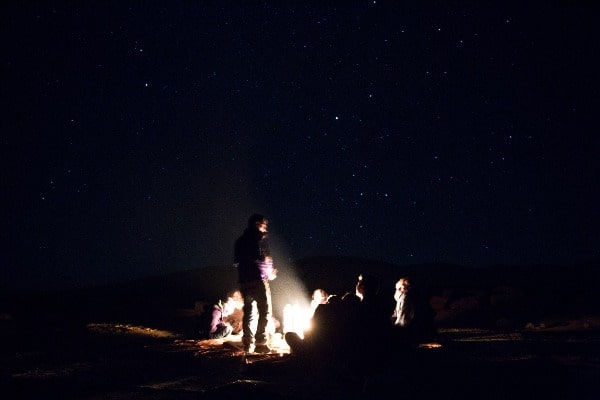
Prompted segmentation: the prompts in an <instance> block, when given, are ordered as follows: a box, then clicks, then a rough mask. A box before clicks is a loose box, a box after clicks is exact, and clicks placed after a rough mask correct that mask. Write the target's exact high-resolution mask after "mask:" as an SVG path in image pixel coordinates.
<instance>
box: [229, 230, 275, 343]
mask: <svg viewBox="0 0 600 400" xmlns="http://www.w3.org/2000/svg"><path fill="white" fill-rule="evenodd" d="M270 256H271V254H270V251H269V245H268V241H267V237H266V234H265V233H262V232H260V231H259V230H258V228H255V227H253V226H252V227H248V228H246V230H244V233H243V234H242V236H240V237H239V238H238V239H237V240H236V242H235V246H234V261H235V265H236V267H237V269H238V282H239V284H240V292H241V293H242V297H243V298H244V308H243V311H244V316H243V319H242V331H243V334H242V342H243V343H244V345H248V344H254V343H255V344H257V345H263V344H266V342H267V335H266V328H267V323H268V322H269V318H270V316H271V313H272V309H271V290H270V288H269V275H270V274H271V273H272V272H273V264H272V262H271V261H270ZM254 302H256V310H254V307H253V303H254ZM253 326H256V331H253V329H252V327H253Z"/></svg>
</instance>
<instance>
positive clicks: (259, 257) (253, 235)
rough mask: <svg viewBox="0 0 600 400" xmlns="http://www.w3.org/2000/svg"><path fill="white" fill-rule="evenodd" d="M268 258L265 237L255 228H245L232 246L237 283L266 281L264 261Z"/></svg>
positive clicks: (267, 245)
mask: <svg viewBox="0 0 600 400" xmlns="http://www.w3.org/2000/svg"><path fill="white" fill-rule="evenodd" d="M270 256H271V252H270V250H269V243H268V241H267V235H266V234H265V233H262V232H260V231H259V230H258V229H256V228H246V230H244V233H243V234H242V236H240V237H239V238H238V239H237V240H236V241H235V246H234V262H235V264H236V266H237V268H238V277H239V282H240V283H246V282H254V281H260V280H262V279H266V276H264V275H265V271H264V268H265V259H266V257H270ZM271 269H272V266H271ZM267 276H268V275H267Z"/></svg>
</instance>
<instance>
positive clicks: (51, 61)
mask: <svg viewBox="0 0 600 400" xmlns="http://www.w3.org/2000/svg"><path fill="white" fill-rule="evenodd" d="M546 3H552V4H546ZM555 3H561V5H557V4H555ZM573 3H575V5H573ZM242 4H243V5H242ZM0 7H1V17H0V18H1V19H0V32H1V37H2V51H1V53H0V54H1V67H2V71H1V77H0V82H1V88H0V90H1V94H0V96H1V97H0V98H1V100H2V103H1V107H2V119H1V129H2V145H1V149H2V161H1V165H2V168H1V202H2V204H1V205H2V207H1V209H2V212H1V216H2V220H1V224H2V229H1V238H2V250H1V253H2V254H1V255H0V257H1V259H0V262H1V263H2V264H3V266H2V272H0V274H1V276H2V280H1V281H0V288H11V289H12V288H32V287H49V288H54V287H80V286H85V285H89V284H98V283H105V282H119V281H125V280H131V279H137V278H140V277H145V276H152V275H160V274H165V273H168V272H172V271H179V270H187V269H194V268H200V267H203V266H211V265H230V264H231V263H232V262H233V254H232V251H233V242H234V240H235V238H236V237H237V236H238V235H239V234H241V232H242V230H243V229H244V228H245V225H246V220H247V218H248V216H249V215H250V214H251V213H253V212H260V213H263V214H265V215H266V216H267V217H268V218H269V219H270V222H271V224H270V233H271V240H272V242H273V246H274V249H275V253H276V256H275V263H276V265H277V264H279V266H280V267H281V266H285V265H286V263H290V262H292V261H294V260H297V259H300V258H304V257H310V256H351V257H361V258H369V259H375V260H381V261H385V262H391V263H396V264H401V265H406V264H419V263H430V262H445V263H454V264H461V265H467V266H475V267H486V266H493V265H497V264H508V265H528V264H545V263H553V264H557V263H577V262H584V261H589V260H597V259H598V255H599V244H600V234H599V226H600V217H599V212H598V203H600V201H599V200H600V196H599V185H598V182H600V179H599V177H600V176H599V175H600V169H599V161H598V152H599V150H600V145H599V139H598V137H599V134H598V131H597V127H596V125H597V119H598V118H597V116H598V112H600V108H599V107H598V103H599V101H598V100H599V96H600V93H599V88H600V85H599V83H600V79H598V78H599V73H598V71H600V63H599V62H598V58H599V55H598V52H599V49H600V43H599V40H598V37H599V35H598V33H597V23H598V21H597V18H596V17H595V15H596V16H597V15H598V13H597V11H598V9H597V8H598V7H595V9H592V8H589V7H587V6H582V5H578V4H577V2H566V1H565V2H528V1H519V2H515V3H514V4H512V5H511V3H510V2H503V1H502V2H492V1H477V2H453V1H451V2H447V1H439V2H429V3H427V2H425V3H424V2H420V1H414V2H403V1H394V2H384V1H289V2H288V1H279V2H277V1H262V2H254V1H249V2H247V1H238V2H233V1H192V0H188V1H138V2H132V1H127V0H123V1H114V2H110V1H106V2H105V1H101V2H91V1H87V2H86V1H73V2H62V1H39V2H37V1H16V0H13V1H5V2H2V6H0Z"/></svg>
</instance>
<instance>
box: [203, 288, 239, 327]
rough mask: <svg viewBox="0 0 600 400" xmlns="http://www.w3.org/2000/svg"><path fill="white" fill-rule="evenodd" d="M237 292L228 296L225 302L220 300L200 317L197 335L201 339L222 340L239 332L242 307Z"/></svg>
mask: <svg viewBox="0 0 600 400" xmlns="http://www.w3.org/2000/svg"><path fill="white" fill-rule="evenodd" d="M243 305H244V304H243V301H242V300H241V294H240V292H239V290H235V291H232V292H230V293H229V294H228V297H227V301H226V302H225V303H223V302H222V301H221V300H219V301H218V303H217V304H213V305H212V306H211V307H210V309H208V310H206V311H204V312H203V313H202V315H201V316H200V323H199V325H200V328H199V329H198V334H199V336H200V338H202V339H222V338H225V337H227V336H229V335H231V334H232V333H235V334H237V333H239V332H240V331H241V313H242V311H241V310H242V307H243Z"/></svg>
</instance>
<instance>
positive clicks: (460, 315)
mask: <svg viewBox="0 0 600 400" xmlns="http://www.w3.org/2000/svg"><path fill="white" fill-rule="evenodd" d="M279 269H280V271H279V274H278V278H277V279H276V280H274V281H272V282H271V288H272V293H273V302H274V313H275V316H276V317H280V314H281V308H282V307H283V305H284V304H285V303H293V302H302V301H308V299H309V295H310V293H311V292H312V290H314V289H316V288H322V289H325V290H326V291H327V292H328V293H330V294H339V295H342V294H344V293H345V292H347V291H354V287H355V284H356V281H357V277H358V275H359V274H360V273H368V274H371V275H375V276H377V277H379V279H380V281H381V289H380V293H381V295H382V296H384V297H385V296H389V299H390V302H391V301H393V298H392V296H393V293H394V284H395V282H396V281H397V280H398V278H400V277H402V276H409V277H410V278H411V279H412V281H413V284H414V285H415V286H416V287H418V288H419V289H421V292H422V293H423V294H424V295H425V297H426V298H427V300H428V301H429V302H430V303H431V305H432V307H433V308H434V309H435V311H436V313H437V320H438V323H439V324H440V326H443V325H452V324H467V325H486V324H491V325H494V324H496V325H497V324H499V323H500V322H498V321H502V323H504V324H507V325H513V326H514V325H515V324H516V325H519V324H522V323H524V322H525V321H529V320H532V319H535V318H541V317H542V316H544V315H551V314H557V313H558V314H573V315H575V314H585V313H594V312H598V311H600V307H599V305H600V300H599V296H597V290H598V288H599V287H600V278H599V277H600V273H599V272H600V267H599V265H598V263H597V262H596V263H594V262H590V263H584V264H577V265H570V266H559V265H533V266H495V267H491V268H473V267H465V266H461V265H453V264H440V263H431V264H418V265H416V264H414V265H396V264H391V263H385V262H381V261H377V260H370V259H360V258H348V257H312V258H304V259H300V260H297V261H296V262H294V263H292V264H291V265H289V266H284V267H280V268H279ZM236 286H237V271H236V269H235V267H233V266H232V265H227V266H207V267H203V268H198V269H193V270H186V271H179V272H175V273H170V274H167V275H163V276H155V277H150V278H146V279H140V280H135V281H130V282H124V283H121V284H113V285H106V286H98V287H89V288H84V289H70V290H62V291H50V292H45V293H42V292H37V293H21V294H14V295H12V296H10V297H6V298H3V299H0V307H1V309H0V313H4V314H5V315H15V316H18V315H21V316H22V317H23V318H32V319H38V320H43V319H46V320H50V319H69V320H71V321H85V320H90V319H93V320H99V319H102V320H111V321H128V322H140V323H144V322H146V323H149V322H155V321H161V320H166V319H168V318H175V316H176V310H178V309H186V308H187V309H193V308H194V305H195V303H196V302H214V301H217V300H218V299H224V298H225V295H226V293H227V292H228V291H229V290H231V289H233V288H235V287H236Z"/></svg>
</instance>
